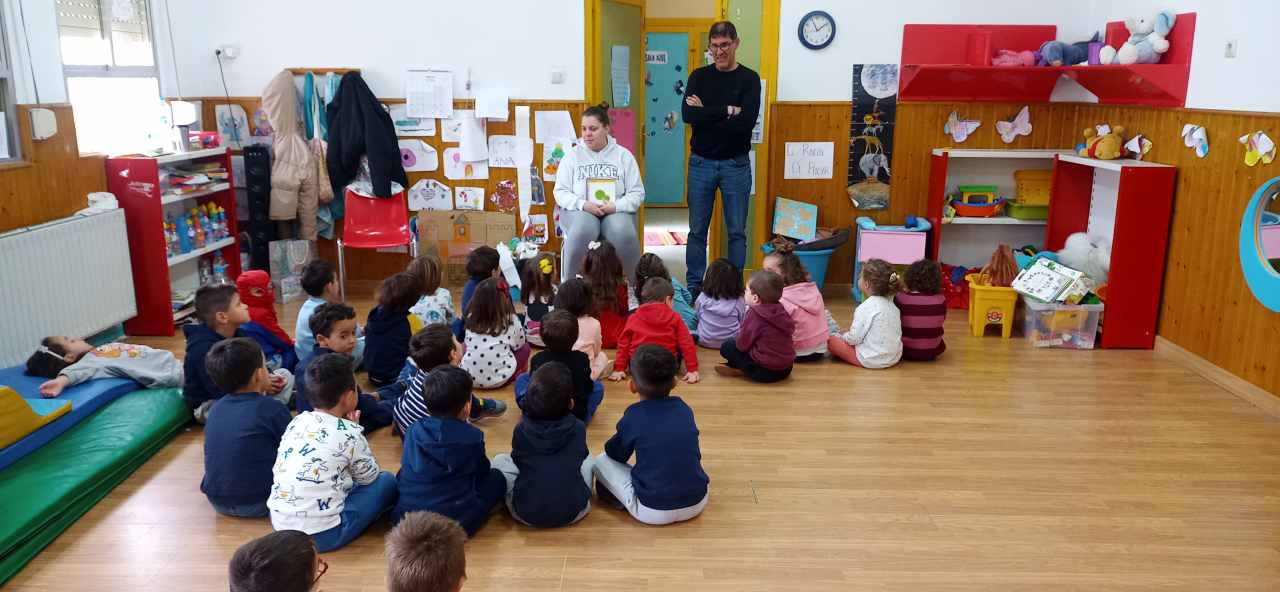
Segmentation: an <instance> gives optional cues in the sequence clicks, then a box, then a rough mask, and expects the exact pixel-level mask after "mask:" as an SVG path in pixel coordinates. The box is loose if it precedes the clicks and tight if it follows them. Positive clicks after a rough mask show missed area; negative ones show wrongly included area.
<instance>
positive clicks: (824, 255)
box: [760, 243, 836, 290]
mask: <svg viewBox="0 0 1280 592" xmlns="http://www.w3.org/2000/svg"><path fill="white" fill-rule="evenodd" d="M760 248H761V249H762V250H763V251H764V254H766V255H768V254H769V253H772V252H773V246H772V245H770V244H769V243H765V244H763V245H760ZM834 252H836V250H835V249H822V250H818V251H796V252H795V253H796V256H797V257H799V258H800V262H801V263H803V264H804V268H805V270H807V271H808V272H809V278H810V279H812V280H813V283H814V284H817V286H818V289H819V290H821V289H822V284H823V282H825V281H826V279H827V263H830V262H831V254H832V253H834Z"/></svg>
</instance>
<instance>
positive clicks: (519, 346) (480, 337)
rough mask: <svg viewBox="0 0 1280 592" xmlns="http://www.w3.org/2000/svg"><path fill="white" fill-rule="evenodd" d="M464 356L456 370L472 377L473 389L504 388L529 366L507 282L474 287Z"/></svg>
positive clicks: (521, 327)
mask: <svg viewBox="0 0 1280 592" xmlns="http://www.w3.org/2000/svg"><path fill="white" fill-rule="evenodd" d="M464 345H465V346H466V353H464V354H463V355H462V363H461V364H459V366H461V367H462V369H464V370H466V371H467V372H468V373H469V374H471V379H472V380H473V381H474V383H475V388H479V389H493V388H498V387H501V386H503V385H506V384H507V383H508V382H511V380H512V379H513V378H515V376H516V374H519V373H520V372H522V371H523V370H524V368H525V367H526V366H527V365H528V362H529V344H528V343H527V342H526V341H525V333H524V325H522V324H521V323H520V318H519V317H517V316H516V310H515V305H513V304H512V303H511V296H510V295H509V294H508V292H507V285H506V282H504V281H502V280H501V279H499V278H489V279H487V280H484V281H483V282H480V285H478V286H476V291H475V294H474V295H472V297H471V306H470V308H469V309H468V310H467V319H466V338H465V339H464Z"/></svg>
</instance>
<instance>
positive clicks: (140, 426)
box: [0, 389, 191, 585]
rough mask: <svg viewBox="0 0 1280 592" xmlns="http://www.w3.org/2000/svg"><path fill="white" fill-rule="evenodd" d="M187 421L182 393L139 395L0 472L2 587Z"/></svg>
mask: <svg viewBox="0 0 1280 592" xmlns="http://www.w3.org/2000/svg"><path fill="white" fill-rule="evenodd" d="M189 421H191V411H190V410H189V409H188V408H187V405H186V403H185V402H184V401H183V399H182V392H181V391H180V390H178V389H151V390H140V391H137V392H133V393H129V394H127V395H125V396H123V397H121V398H120V399H119V400H117V401H115V402H114V403H111V404H110V405H107V406H106V407H104V408H103V409H102V410H100V411H98V412H97V413H95V414H93V415H91V416H89V417H88V418H86V419H85V420H84V421H82V422H80V424H79V425H77V426H75V427H73V428H71V429H70V430H68V431H67V432H66V433H65V434H63V435H62V436H60V437H58V438H57V439H56V440H54V441H52V442H50V443H48V444H46V445H45V446H43V447H42V448H41V449H40V450H38V451H36V452H34V453H32V454H30V455H28V456H27V457H25V458H23V459H22V460H20V461H18V462H17V463H14V464H13V465H12V466H10V467H8V468H7V469H5V470H4V471H0V500H4V502H3V504H4V511H3V512H0V585H2V584H4V583H5V582H7V581H8V580H9V578H12V577H13V576H14V575H15V574H17V573H18V571H19V570H21V569H22V567H23V566H24V565H26V564H27V562H28V561H30V560H31V559H32V558H33V557H35V556H36V555H37V554H38V553H39V552H40V550H41V549H44V548H45V546H47V545H48V544H49V543H51V542H53V540H54V539H55V538H57V537H58V535H59V534H62V532H63V531H65V530H66V529H67V528H70V527H71V525H72V524H74V523H75V521H76V520H78V519H79V518H80V517H81V516H83V515H84V514H85V513H86V512H88V511H89V509H90V508H92V507H93V506H94V504H96V503H98V501H99V500H101V499H102V498H104V497H106V496H107V494H108V493H110V492H111V490H112V489H114V488H115V486H116V485H119V484H120V483H121V482H123V481H124V480H125V479H126V478H128V477H129V475H131V474H132V473H133V472H134V471H135V470H137V469H138V467H140V466H142V464H143V463H145V462H147V459H148V458H151V455H153V454H155V453H156V452H157V451H159V450H160V449H161V448H163V447H164V445H165V444H166V443H168V442H169V440H170V439H172V437H173V436H174V435H175V434H177V432H178V431H179V430H180V429H182V427H183V426H184V425H186V424H187V422H189Z"/></svg>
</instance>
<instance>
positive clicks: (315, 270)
mask: <svg viewBox="0 0 1280 592" xmlns="http://www.w3.org/2000/svg"><path fill="white" fill-rule="evenodd" d="M300 283H301V284H302V291H304V292H306V293H307V296H308V298H307V299H306V301H304V302H303V303H302V306H301V307H299V308H298V321H297V323H295V324H294V326H293V337H294V341H293V349H294V352H295V353H297V354H298V359H299V360H301V359H302V358H305V357H307V356H308V355H311V350H313V349H315V347H316V338H315V336H314V335H312V334H311V327H310V325H308V324H307V323H308V322H310V320H311V313H312V312H314V311H315V309H316V307H317V306H320V305H321V304H324V303H326V302H332V303H334V304H342V287H341V286H339V285H338V272H337V270H335V269H334V268H333V264H332V263H329V262H328V261H325V260H323V259H316V260H314V261H312V262H310V263H308V264H307V266H306V267H304V268H302V279H301V282H300ZM351 357H352V358H353V359H355V361H356V367H357V368H359V367H360V364H361V363H362V362H363V361H364V330H363V329H361V328H360V326H358V325H357V326H356V349H355V350H353V351H352V352H351Z"/></svg>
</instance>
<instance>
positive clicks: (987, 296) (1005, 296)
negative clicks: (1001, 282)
mask: <svg viewBox="0 0 1280 592" xmlns="http://www.w3.org/2000/svg"><path fill="white" fill-rule="evenodd" d="M964 279H965V281H966V282H968V283H969V330H970V331H971V332H972V333H973V336H974V337H982V336H983V335H984V334H985V333H986V332H987V325H999V326H1000V337H1001V338H1002V339H1008V338H1009V336H1010V335H1013V317H1014V313H1015V312H1017V308H1018V293H1017V292H1014V291H1013V288H1005V287H1001V286H988V285H986V281H985V278H984V277H983V276H982V275H981V274H978V273H970V274H967V275H965V276H964Z"/></svg>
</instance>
